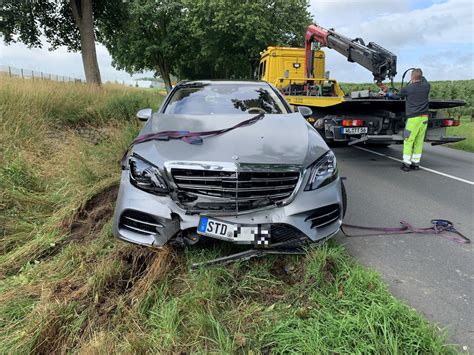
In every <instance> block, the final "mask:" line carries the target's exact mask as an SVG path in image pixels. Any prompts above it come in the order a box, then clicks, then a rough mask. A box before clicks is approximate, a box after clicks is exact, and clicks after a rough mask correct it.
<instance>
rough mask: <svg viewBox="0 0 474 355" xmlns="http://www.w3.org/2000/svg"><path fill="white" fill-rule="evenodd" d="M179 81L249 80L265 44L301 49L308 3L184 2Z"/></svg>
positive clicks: (282, 0)
mask: <svg viewBox="0 0 474 355" xmlns="http://www.w3.org/2000/svg"><path fill="white" fill-rule="evenodd" d="M185 1H186V2H185V4H186V8H187V10H188V11H187V16H186V17H185V18H184V24H185V29H186V31H187V33H188V34H189V35H188V36H186V37H185V38H184V41H185V42H187V44H186V45H185V47H186V48H187V50H186V52H185V55H182V56H180V60H179V61H178V62H177V68H176V69H177V72H178V74H179V75H180V76H181V77H185V78H189V79H199V78H253V75H254V73H255V70H256V68H257V65H258V62H259V56H260V52H261V51H262V50H264V49H265V48H266V47H267V46H269V45H280V46H292V47H302V46H303V41H304V35H305V30H306V27H307V26H308V25H309V24H310V23H311V22H312V17H311V15H310V13H309V11H308V7H309V4H308V1H306V0H245V1H239V2H237V3H236V2H235V1H232V0H185Z"/></svg>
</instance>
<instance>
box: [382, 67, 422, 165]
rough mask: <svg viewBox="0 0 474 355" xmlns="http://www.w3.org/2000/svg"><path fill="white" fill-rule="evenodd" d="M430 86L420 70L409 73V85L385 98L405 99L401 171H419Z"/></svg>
mask: <svg viewBox="0 0 474 355" xmlns="http://www.w3.org/2000/svg"><path fill="white" fill-rule="evenodd" d="M429 94H430V84H429V83H428V81H427V80H426V79H425V77H424V76H423V72H422V71H421V69H419V68H417V69H413V70H412V72H411V84H410V85H407V86H405V87H403V88H402V89H401V90H400V92H399V93H398V94H391V93H388V94H387V96H389V97H392V98H395V99H398V98H405V100H406V102H405V114H406V116H407V122H406V125H405V131H404V132H403V164H402V166H401V169H402V170H403V171H410V170H418V169H420V160H421V153H422V152H423V142H424V140H425V133H426V127H427V126H428V118H429V109H428V96H429Z"/></svg>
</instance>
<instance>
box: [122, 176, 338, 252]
mask: <svg viewBox="0 0 474 355" xmlns="http://www.w3.org/2000/svg"><path fill="white" fill-rule="evenodd" d="M205 215H206V216H209V217H212V216H213V214H212V212H206V213H205ZM216 216H217V215H216ZM342 217H343V202H342V193H341V181H340V179H339V177H338V178H337V179H336V180H334V181H333V182H331V183H330V184H328V185H326V186H324V187H321V188H319V189H316V190H313V191H303V189H302V188H300V189H299V191H297V193H296V194H295V196H294V198H293V199H292V201H291V203H289V204H287V205H285V206H279V207H276V206H272V207H266V208H265V209H261V210H257V211H247V212H242V213H239V214H232V213H229V214H228V215H222V213H219V214H218V217H217V218H218V219H219V220H223V221H225V222H228V223H232V224H235V225H247V226H249V225H250V226H251V225H254V226H257V225H270V227H271V235H272V242H281V241H282V240H284V239H285V238H286V239H289V238H296V237H301V235H305V236H306V237H307V238H308V241H310V242H318V241H321V240H323V239H327V238H329V237H330V236H332V235H334V234H336V233H337V232H338V231H339V228H340V226H341V224H342ZM199 218H200V215H199V214H187V213H186V210H184V209H183V208H181V207H180V206H178V205H177V204H176V202H175V201H174V200H173V199H172V198H170V197H169V196H157V195H152V194H149V193H147V192H145V191H142V190H140V189H137V188H136V187H134V186H133V185H132V184H131V183H130V179H129V174H128V171H123V172H122V176H121V183H120V190H119V194H118V198H117V204H116V209H115V214H114V220H113V234H114V235H115V236H116V237H117V238H119V239H121V240H124V241H127V242H130V243H135V244H140V245H146V246H153V247H162V246H163V245H165V244H166V243H167V242H168V241H170V240H171V239H172V238H173V237H176V236H177V235H179V234H180V232H189V233H192V234H194V235H195V236H197V234H196V230H197V227H198V224H199ZM233 242H234V243H237V244H251V242H249V241H248V240H239V238H238V237H236V238H235V240H234V241H233Z"/></svg>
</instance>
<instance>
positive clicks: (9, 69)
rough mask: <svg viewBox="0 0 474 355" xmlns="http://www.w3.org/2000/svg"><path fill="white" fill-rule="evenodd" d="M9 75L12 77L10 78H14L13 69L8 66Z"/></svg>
mask: <svg viewBox="0 0 474 355" xmlns="http://www.w3.org/2000/svg"><path fill="white" fill-rule="evenodd" d="M8 75H10V78H11V77H12V68H11V67H10V66H8Z"/></svg>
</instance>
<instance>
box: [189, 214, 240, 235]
mask: <svg viewBox="0 0 474 355" xmlns="http://www.w3.org/2000/svg"><path fill="white" fill-rule="evenodd" d="M235 227H236V225H235V224H232V223H226V222H222V221H218V220H215V219H212V218H209V217H206V216H201V218H200V219H199V225H198V228H197V232H198V233H199V234H202V235H206V236H208V237H215V238H221V239H233V238H234V230H235Z"/></svg>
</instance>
